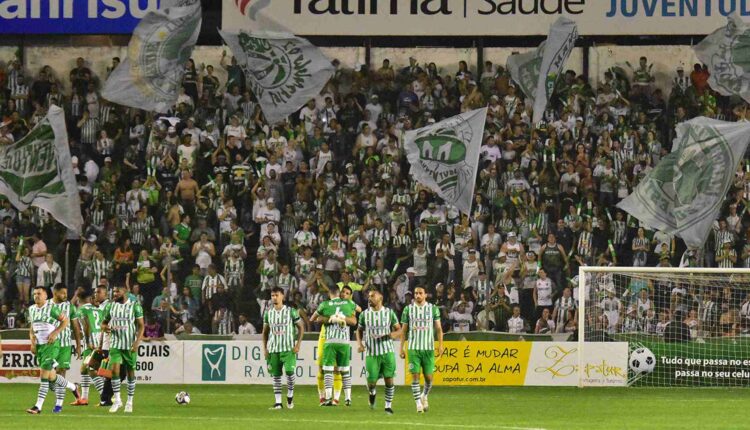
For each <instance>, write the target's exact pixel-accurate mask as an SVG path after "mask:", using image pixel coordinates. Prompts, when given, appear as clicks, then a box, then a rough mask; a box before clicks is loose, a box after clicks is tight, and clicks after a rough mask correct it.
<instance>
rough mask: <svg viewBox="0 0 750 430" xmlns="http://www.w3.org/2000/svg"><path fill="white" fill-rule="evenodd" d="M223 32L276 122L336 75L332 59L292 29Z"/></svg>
mask: <svg viewBox="0 0 750 430" xmlns="http://www.w3.org/2000/svg"><path fill="white" fill-rule="evenodd" d="M220 33H221V37H222V38H223V39H224V41H225V42H226V43H227V45H229V48H230V49H231V50H232V52H233V53H234V56H235V58H236V59H237V63H238V64H239V65H240V67H242V69H243V70H244V71H245V76H246V78H247V83H248V86H249V87H250V89H251V90H252V92H253V94H255V96H256V97H257V98H258V101H259V102H260V106H261V108H262V109H263V113H264V114H265V116H266V119H267V120H268V122H269V123H270V124H272V125H273V124H276V123H278V122H281V121H283V120H284V119H285V118H286V117H287V116H289V114H291V113H293V112H295V111H297V110H298V109H299V108H301V107H302V106H304V105H305V103H307V102H308V101H309V100H310V99H311V98H313V97H315V96H316V95H318V94H319V93H320V91H321V90H322V89H323V87H324V86H325V85H326V83H328V80H329V79H330V78H331V76H333V71H334V69H333V65H332V64H331V61H330V60H329V59H328V58H327V57H326V56H325V55H324V54H323V53H322V52H321V51H320V49H318V48H317V47H316V46H314V45H312V44H311V43H310V42H309V41H307V40H305V39H303V38H301V37H297V36H294V35H292V34H288V33H252V34H249V33H246V32H240V33H239V34H232V33H227V32H225V31H220Z"/></svg>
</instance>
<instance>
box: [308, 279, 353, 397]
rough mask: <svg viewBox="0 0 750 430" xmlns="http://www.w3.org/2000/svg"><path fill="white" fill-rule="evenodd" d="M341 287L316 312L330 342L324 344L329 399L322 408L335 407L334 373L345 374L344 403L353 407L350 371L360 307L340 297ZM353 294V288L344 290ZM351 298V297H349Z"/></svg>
mask: <svg viewBox="0 0 750 430" xmlns="http://www.w3.org/2000/svg"><path fill="white" fill-rule="evenodd" d="M337 289H338V287H332V288H331V297H332V299H331V300H328V301H325V302H323V303H321V304H320V306H318V310H317V311H315V314H316V315H317V319H318V321H320V322H322V323H323V325H325V327H326V341H325V344H323V379H324V383H325V391H326V400H325V402H323V404H322V406H333V400H332V399H331V397H332V395H333V371H334V370H336V369H338V371H339V372H341V382H342V385H343V386H344V398H345V399H344V401H345V404H346V405H347V406H351V404H352V375H351V372H350V368H349V362H350V361H351V356H352V350H351V345H349V326H353V325H356V324H357V318H356V317H355V316H354V314H355V312H356V310H357V304H356V303H354V302H353V301H351V300H347V299H342V298H340V297H338V298H337V297H336V293H337ZM344 289H346V290H348V291H349V294H351V289H350V288H349V287H344ZM349 297H351V296H349Z"/></svg>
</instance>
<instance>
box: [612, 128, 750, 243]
mask: <svg viewBox="0 0 750 430" xmlns="http://www.w3.org/2000/svg"><path fill="white" fill-rule="evenodd" d="M748 139H750V123H747V122H724V121H718V120H714V119H709V118H705V117H699V118H695V119H692V120H690V121H688V122H683V123H681V124H679V125H678V126H677V137H676V138H675V140H674V142H673V143H672V152H671V153H669V154H668V155H667V156H666V157H663V158H662V159H661V161H660V162H659V164H657V165H656V167H654V169H653V170H651V171H650V172H649V173H648V174H647V175H646V177H645V178H643V180H642V181H641V183H640V184H639V185H638V187H636V189H635V190H634V191H633V193H632V194H631V195H630V196H628V197H627V198H626V199H624V200H623V201H621V202H620V203H619V204H618V205H617V207H619V208H620V209H623V210H624V211H626V212H628V213H629V214H631V215H633V216H634V217H635V218H638V219H639V220H640V221H641V222H643V223H644V224H646V225H647V226H648V227H650V228H653V229H657V230H661V231H664V232H666V233H669V234H674V235H677V236H680V237H682V239H683V240H684V241H685V243H686V244H687V245H688V246H690V247H696V248H697V247H701V246H703V243H704V242H705V241H706V238H707V237H708V233H709V231H710V229H711V226H712V225H713V222H714V220H715V219H716V217H717V216H718V215H719V212H720V210H721V204H722V202H723V200H724V197H725V196H726V194H727V191H728V190H729V187H730V186H731V185H732V181H733V180H734V173H735V171H736V170H737V166H738V165H739V163H741V162H742V157H743V155H744V153H745V149H746V148H747V144H748Z"/></svg>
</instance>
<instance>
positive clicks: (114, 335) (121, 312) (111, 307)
mask: <svg viewBox="0 0 750 430" xmlns="http://www.w3.org/2000/svg"><path fill="white" fill-rule="evenodd" d="M139 318H140V319H143V308H142V307H141V305H140V304H138V302H133V301H130V300H128V301H126V302H125V303H117V302H109V303H107V306H106V307H105V308H104V312H103V315H102V319H103V320H104V322H105V323H108V324H109V328H110V330H111V331H110V336H111V337H110V342H111V344H110V348H111V349H125V350H129V349H130V348H132V347H133V344H134V343H135V338H136V335H137V333H136V326H135V320H136V319H139Z"/></svg>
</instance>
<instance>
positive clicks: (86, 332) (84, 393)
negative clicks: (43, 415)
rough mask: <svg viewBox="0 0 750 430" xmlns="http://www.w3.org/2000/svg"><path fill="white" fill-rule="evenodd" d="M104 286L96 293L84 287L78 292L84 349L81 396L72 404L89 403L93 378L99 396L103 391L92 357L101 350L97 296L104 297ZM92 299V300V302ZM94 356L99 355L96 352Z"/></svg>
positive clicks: (95, 362)
mask: <svg viewBox="0 0 750 430" xmlns="http://www.w3.org/2000/svg"><path fill="white" fill-rule="evenodd" d="M106 292H107V290H106V288H97V290H96V295H93V294H92V293H91V290H88V289H84V290H82V291H81V292H80V293H78V301H79V302H80V304H81V305H80V307H79V308H78V316H79V320H80V321H81V324H82V326H83V340H84V342H85V345H86V349H85V350H84V351H83V354H82V357H83V363H81V398H80V399H78V400H76V401H75V402H73V403H71V405H72V406H88V404H89V387H90V386H91V382H92V380H93V382H94V386H95V387H96V391H98V392H99V397H100V398H101V397H102V392H103V391H104V378H102V377H101V376H98V375H97V373H96V364H97V362H98V360H96V359H94V357H95V353H96V352H97V351H100V350H101V340H102V336H101V318H102V309H100V308H99V298H100V297H102V298H106ZM92 299H93V302H92ZM96 356H99V357H100V356H101V354H100V353H97V354H96Z"/></svg>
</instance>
